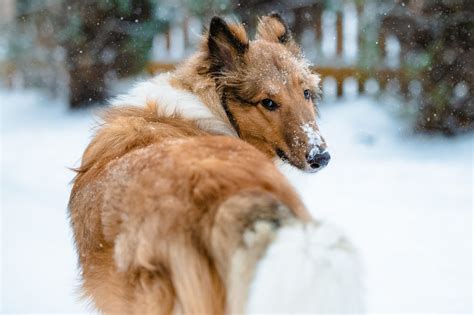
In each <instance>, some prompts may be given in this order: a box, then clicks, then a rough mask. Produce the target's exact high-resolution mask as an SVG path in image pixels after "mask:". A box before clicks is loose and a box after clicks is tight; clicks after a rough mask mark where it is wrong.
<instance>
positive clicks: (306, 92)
mask: <svg viewBox="0 0 474 315" xmlns="http://www.w3.org/2000/svg"><path fill="white" fill-rule="evenodd" d="M303 93H304V98H305V99H307V100H309V99H310V98H311V91H310V90H304V92H303Z"/></svg>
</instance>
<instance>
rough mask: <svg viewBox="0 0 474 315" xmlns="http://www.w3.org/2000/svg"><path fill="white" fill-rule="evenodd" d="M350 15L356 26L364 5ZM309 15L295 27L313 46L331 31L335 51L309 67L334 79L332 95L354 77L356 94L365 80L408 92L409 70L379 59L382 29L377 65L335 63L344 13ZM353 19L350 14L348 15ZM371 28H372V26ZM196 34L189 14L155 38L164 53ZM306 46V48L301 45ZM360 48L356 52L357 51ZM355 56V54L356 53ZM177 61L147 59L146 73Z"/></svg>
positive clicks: (321, 10)
mask: <svg viewBox="0 0 474 315" xmlns="http://www.w3.org/2000/svg"><path fill="white" fill-rule="evenodd" d="M353 9H354V10H353V14H354V16H355V18H356V19H357V22H358V23H357V25H360V24H361V23H360V22H361V21H362V19H363V11H364V7H362V6H361V5H358V6H355V5H354V6H353ZM327 12H329V13H330V14H332V15H333V16H334V15H335V18H334V19H333V20H335V23H332V25H330V26H329V27H333V28H334V29H332V30H328V29H327V28H328V25H323V22H322V21H323V16H324V15H326V14H327ZM311 14H313V15H314V16H313V18H312V19H311V20H312V21H314V22H312V23H313V24H312V25H309V26H308V25H304V26H303V27H301V26H300V27H298V28H297V29H298V30H299V32H303V31H305V32H307V31H308V30H309V31H310V32H312V34H313V36H314V48H315V49H316V48H317V47H319V48H318V49H320V47H321V43H322V40H323V36H324V33H325V32H328V31H330V33H332V34H335V38H334V41H335V50H334V52H333V56H325V58H324V60H327V61H328V62H327V65H325V64H324V61H323V62H322V63H319V64H318V65H316V66H314V67H313V70H314V71H315V72H317V73H319V74H320V75H321V79H322V84H323V85H324V82H325V81H326V80H328V79H332V80H334V81H335V82H336V91H335V95H336V96H337V97H341V96H343V95H344V93H345V91H344V89H345V84H344V82H345V81H346V80H347V79H352V80H356V82H357V91H358V94H364V93H366V82H367V81H368V80H372V81H375V82H377V85H378V89H379V90H380V91H383V90H385V89H386V87H387V84H388V83H389V82H391V81H392V82H393V83H396V84H398V87H399V92H400V93H401V94H402V95H405V96H406V95H408V94H409V85H410V82H411V81H412V80H413V79H414V78H413V77H411V75H410V74H409V73H407V72H406V71H403V70H402V69H401V68H400V67H387V66H385V64H384V62H383V60H384V59H385V57H386V44H385V43H386V38H385V34H384V32H382V31H377V32H378V36H377V38H376V45H377V47H378V53H377V55H378V56H377V58H378V59H379V60H380V66H377V67H370V69H368V68H364V67H362V66H360V65H359V64H358V62H357V59H356V60H355V61H354V62H352V63H351V64H347V63H344V62H338V61H340V60H342V59H343V56H344V53H345V49H347V47H346V44H345V43H346V42H345V34H344V23H345V19H346V14H345V11H344V10H340V11H336V12H334V11H329V10H326V9H325V8H323V7H322V6H317V7H313V8H312V11H311ZM352 18H354V17H352ZM373 27H376V26H375V25H374V26H373ZM176 29H180V32H181V34H182V35H181V36H178V37H176V38H175V37H174V36H173V33H176ZM193 32H194V33H196V30H193V31H191V30H190V29H189V17H188V18H185V19H184V21H183V22H181V23H180V24H178V25H174V26H171V27H170V29H169V30H168V31H167V32H165V34H163V35H161V36H160V37H159V38H158V39H157V40H158V41H161V42H162V44H161V46H160V47H161V49H164V50H165V55H166V52H169V53H171V51H172V50H173V46H175V45H174V44H176V41H184V43H179V45H178V46H180V47H189V46H190V44H189V43H190V39H189V34H190V33H193ZM362 32H363V30H361V29H360V27H359V29H358V32H357V45H358V47H361V45H364V43H363V37H362ZM296 35H297V36H296V37H297V38H301V36H299V35H301V34H296ZM305 48H307V47H305ZM360 52H361V50H359V51H358V53H360ZM358 57H359V56H358ZM179 61H180V60H173V61H166V58H157V59H155V60H153V61H152V62H150V64H149V65H148V67H147V71H148V72H149V73H150V74H157V73H159V72H166V71H170V70H172V69H174V68H175V66H176V64H177V63H179ZM337 64H343V65H342V66H338V65H337Z"/></svg>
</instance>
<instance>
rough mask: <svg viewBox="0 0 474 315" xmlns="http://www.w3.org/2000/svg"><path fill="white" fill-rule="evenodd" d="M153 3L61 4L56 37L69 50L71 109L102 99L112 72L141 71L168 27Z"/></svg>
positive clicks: (100, 0) (73, 0)
mask: <svg viewBox="0 0 474 315" xmlns="http://www.w3.org/2000/svg"><path fill="white" fill-rule="evenodd" d="M155 5H156V1H152V0H69V1H63V3H62V6H61V10H60V14H59V16H56V19H57V20H58V21H59V25H61V30H60V32H59V33H58V35H57V36H58V42H59V44H60V45H61V46H63V47H64V48H65V49H66V64H67V69H68V72H69V80H70V83H69V85H70V97H69V99H70V105H71V107H73V108H76V107H83V106H87V105H88V104H90V103H93V102H101V101H103V100H104V98H105V97H106V78H107V76H108V75H110V74H111V73H113V74H116V75H117V76H118V77H123V76H127V75H131V74H134V73H136V72H138V71H140V70H141V69H143V67H144V65H145V63H146V61H147V60H148V52H149V51H150V48H151V46H152V40H153V36H154V35H155V34H156V32H158V31H159V30H160V28H162V26H163V23H164V21H161V20H159V19H158V18H157V17H156V15H155Z"/></svg>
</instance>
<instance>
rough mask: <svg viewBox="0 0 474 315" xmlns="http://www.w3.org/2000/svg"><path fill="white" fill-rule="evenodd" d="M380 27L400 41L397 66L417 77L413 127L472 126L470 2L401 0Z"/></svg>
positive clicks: (449, 129) (451, 129) (473, 27)
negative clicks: (416, 98)
mask: <svg viewBox="0 0 474 315" xmlns="http://www.w3.org/2000/svg"><path fill="white" fill-rule="evenodd" d="M382 28H383V29H384V30H385V31H386V32H387V33H392V34H394V35H395V36H396V37H397V38H398V39H399V40H400V43H401V48H402V51H401V53H402V56H403V59H402V67H404V68H405V69H406V70H407V71H409V72H411V73H412V76H413V77H415V78H420V79H421V84H422V92H421V96H420V100H419V101H420V105H419V106H420V109H419V111H418V118H417V127H418V128H419V129H421V130H425V131H442V132H444V133H447V134H455V133H457V132H460V131H463V130H469V129H472V128H473V127H474V104H473V102H474V101H473V92H474V39H473V36H474V1H472V0H453V1H444V0H424V1H415V0H401V1H398V4H397V5H396V6H394V7H393V9H391V10H390V11H389V12H388V14H387V15H386V16H385V17H384V18H383V21H382Z"/></svg>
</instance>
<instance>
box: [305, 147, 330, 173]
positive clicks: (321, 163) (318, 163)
mask: <svg viewBox="0 0 474 315" xmlns="http://www.w3.org/2000/svg"><path fill="white" fill-rule="evenodd" d="M330 159H331V155H329V152H327V151H325V152H323V153H318V154H314V155H312V156H309V157H308V164H309V166H311V168H312V169H314V170H316V169H321V168H323V167H325V166H326V165H328V163H329V160H330Z"/></svg>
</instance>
